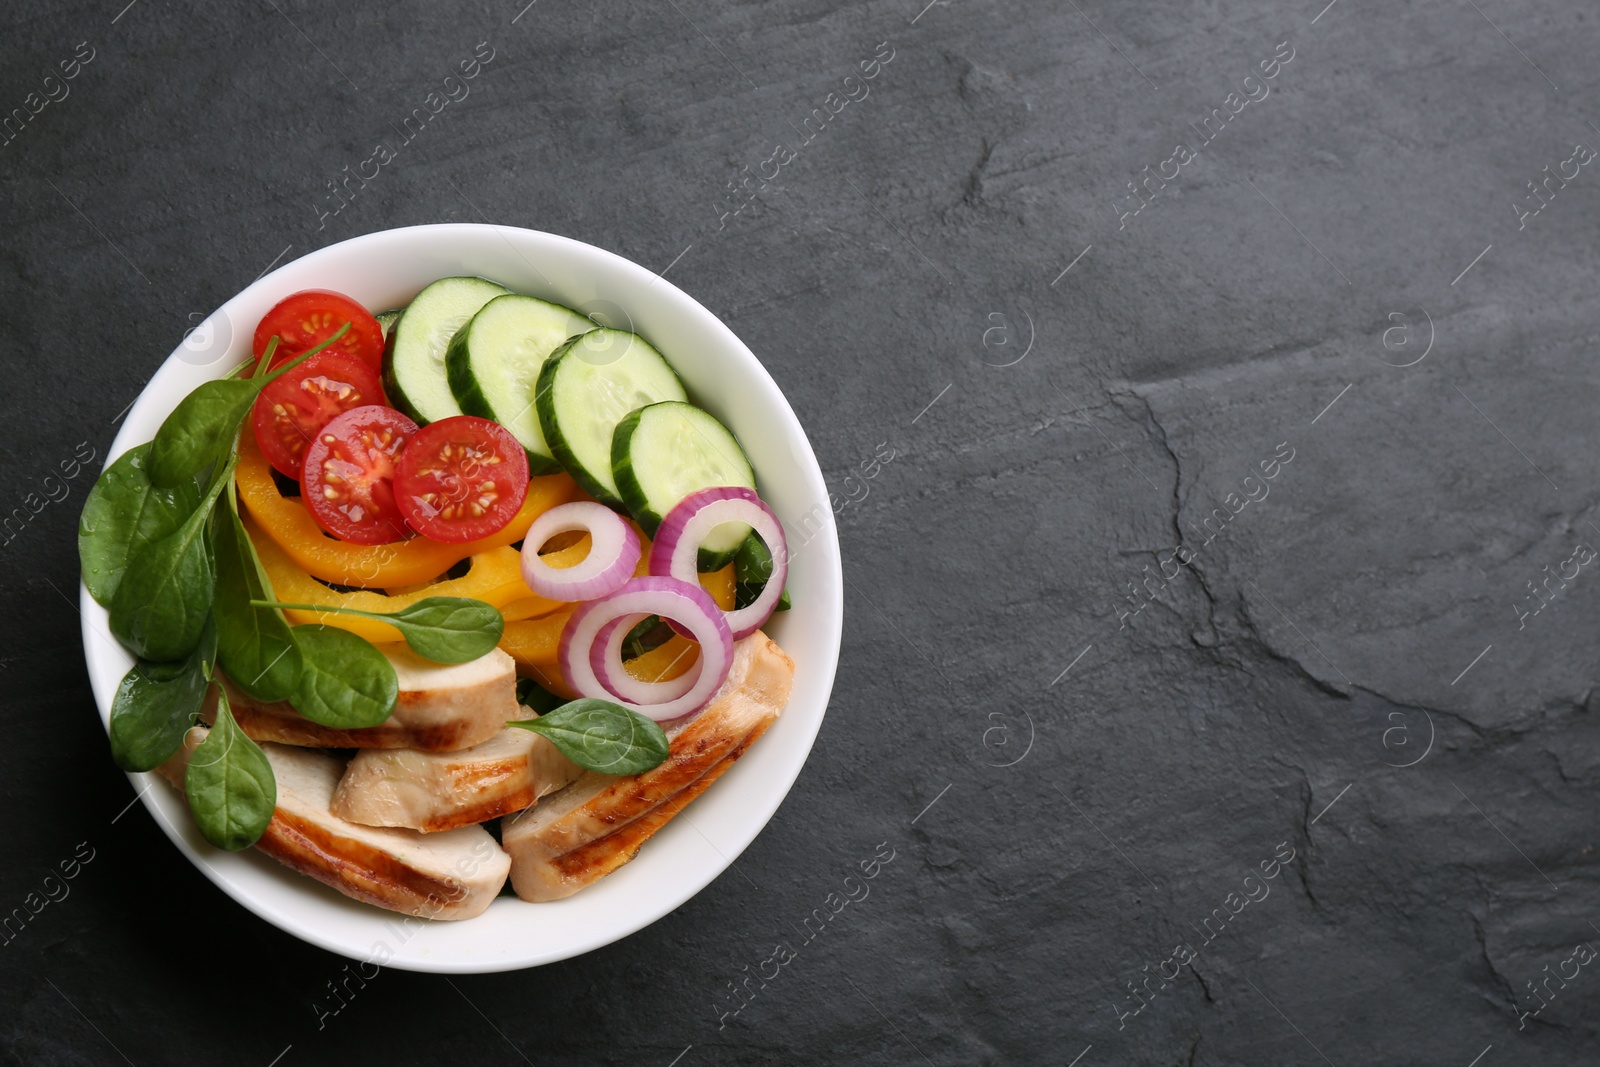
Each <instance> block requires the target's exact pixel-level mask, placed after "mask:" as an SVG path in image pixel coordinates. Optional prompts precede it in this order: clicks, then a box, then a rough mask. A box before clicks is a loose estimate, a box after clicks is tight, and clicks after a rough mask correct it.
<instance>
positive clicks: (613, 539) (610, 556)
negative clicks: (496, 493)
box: [522, 500, 643, 601]
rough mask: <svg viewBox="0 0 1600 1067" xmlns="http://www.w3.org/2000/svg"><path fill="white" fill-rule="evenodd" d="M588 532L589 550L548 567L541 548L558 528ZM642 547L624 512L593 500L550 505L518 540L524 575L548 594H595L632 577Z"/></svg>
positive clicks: (588, 597) (577, 597)
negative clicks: (569, 562) (572, 561)
mask: <svg viewBox="0 0 1600 1067" xmlns="http://www.w3.org/2000/svg"><path fill="white" fill-rule="evenodd" d="M579 530H581V531H583V532H584V533H587V534H588V535H589V538H590V545H589V554H588V555H587V556H585V557H583V559H581V560H579V561H578V562H577V563H576V564H574V565H573V566H571V567H552V566H550V564H548V563H546V562H545V561H544V560H543V559H542V558H541V557H540V555H539V549H540V548H542V547H544V544H545V542H547V541H549V540H550V538H552V537H554V536H555V535H556V534H562V533H572V532H576V531H579ZM642 551H643V548H642V546H641V545H640V544H639V535H638V534H637V533H635V532H634V530H633V527H632V526H629V525H628V524H627V523H626V522H625V521H623V518H622V516H620V515H618V514H617V513H616V512H614V511H612V510H611V509H610V508H608V507H606V506H605V505H604V504H596V503H593V502H591V501H586V500H578V501H574V502H572V503H570V504H562V505H560V506H559V507H553V508H551V509H550V510H549V511H547V512H545V513H544V514H543V515H540V516H539V517H538V518H537V519H534V520H533V525H532V526H530V527H528V533H527V536H526V537H525V538H523V541H522V580H523V581H524V582H527V583H528V588H529V589H532V590H533V591H534V592H535V593H538V594H539V595H540V596H542V597H549V598H550V599H551V600H565V601H577V600H595V599H597V598H599V597H603V596H607V595H609V594H611V593H614V592H616V591H617V589H619V588H620V587H621V586H622V583H623V582H626V581H627V580H628V579H629V578H631V577H633V572H634V570H635V569H636V568H637V567H638V566H639V554H640V553H641V552H642Z"/></svg>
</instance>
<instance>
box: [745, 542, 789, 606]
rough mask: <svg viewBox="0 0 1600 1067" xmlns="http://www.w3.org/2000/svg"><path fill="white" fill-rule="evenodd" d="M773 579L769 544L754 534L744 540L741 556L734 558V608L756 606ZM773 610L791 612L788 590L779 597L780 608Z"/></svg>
mask: <svg viewBox="0 0 1600 1067" xmlns="http://www.w3.org/2000/svg"><path fill="white" fill-rule="evenodd" d="M771 577H772V553H771V552H770V551H769V550H768V549H767V543H766V542H765V541H763V540H762V539H761V535H760V534H757V533H752V534H751V535H750V536H749V537H746V538H745V539H744V544H742V545H740V546H739V554H738V555H736V556H734V557H733V580H734V587H733V606H734V607H735V608H747V607H749V606H750V605H751V604H754V603H755V602H756V598H757V597H759V596H760V595H761V590H762V589H763V588H765V587H766V584H767V580H768V579H769V578H771ZM773 610H774V611H788V610H789V590H788V589H785V590H784V591H783V592H782V594H780V595H779V597H778V606H777V607H776V608H774V609H773Z"/></svg>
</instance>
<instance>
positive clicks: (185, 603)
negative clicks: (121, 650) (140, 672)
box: [111, 457, 236, 660]
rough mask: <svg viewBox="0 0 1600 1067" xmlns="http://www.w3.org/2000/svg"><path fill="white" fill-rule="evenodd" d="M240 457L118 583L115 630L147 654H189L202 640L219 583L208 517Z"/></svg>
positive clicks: (114, 598) (114, 601) (138, 653)
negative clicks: (208, 533) (216, 585)
mask: <svg viewBox="0 0 1600 1067" xmlns="http://www.w3.org/2000/svg"><path fill="white" fill-rule="evenodd" d="M235 458H236V457H235ZM234 462H235V459H230V460H229V461H228V464H227V466H225V467H224V468H223V469H222V470H220V471H218V472H217V475H216V477H215V478H213V479H212V483H211V488H210V489H209V490H208V491H207V492H206V495H205V498H204V499H203V500H201V501H200V505H199V506H198V507H196V508H195V510H194V511H193V512H191V513H190V515H189V517H188V518H187V519H185V520H184V521H183V525H182V526H179V527H178V528H177V530H175V531H173V532H172V533H170V534H168V535H167V536H166V537H163V538H162V539H161V540H159V541H152V542H151V543H150V544H148V545H145V546H144V547H143V548H142V549H140V550H139V552H138V553H137V554H136V555H135V556H134V557H133V559H132V560H130V561H129V563H128V569H127V572H126V573H125V574H123V576H122V581H121V582H119V583H118V584H117V591H116V593H115V594H113V595H112V597H111V632H112V633H113V634H115V635H116V637H117V639H118V640H119V641H121V642H122V643H123V644H124V645H126V646H127V648H128V650H129V651H130V652H132V653H133V654H134V655H135V656H138V657H140V658H141V659H152V660H177V659H183V658H185V657H186V656H188V655H189V653H190V652H193V651H194V648H195V646H196V645H198V644H199V643H200V630H201V628H202V627H203V626H204V625H205V621H206V618H207V616H209V615H210V614H211V596H212V591H213V589H214V587H215V582H216V575H215V573H214V572H213V569H212V562H213V561H212V554H211V546H210V544H209V543H208V539H207V537H206V525H207V523H206V520H207V519H208V518H210V516H211V508H212V506H213V505H214V504H216V502H217V496H218V494H220V493H221V492H222V489H223V487H224V486H226V485H229V484H231V483H232V481H233V465H234Z"/></svg>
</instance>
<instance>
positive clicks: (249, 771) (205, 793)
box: [183, 693, 278, 852]
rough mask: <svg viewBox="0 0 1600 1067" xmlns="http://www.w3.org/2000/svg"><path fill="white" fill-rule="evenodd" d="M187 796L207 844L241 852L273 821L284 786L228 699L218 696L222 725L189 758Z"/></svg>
mask: <svg viewBox="0 0 1600 1067" xmlns="http://www.w3.org/2000/svg"><path fill="white" fill-rule="evenodd" d="M183 792H184V795H185V796H187V797H188V798H189V810H190V811H191V812H193V813H194V821H195V823H196V825H198V826H199V827H200V832H201V833H202V834H203V835H205V839H206V840H207V841H210V842H211V843H212V844H213V845H216V846H217V847H218V848H225V849H227V850H228V851H230V852H237V851H238V850H239V849H242V848H249V847H250V846H251V845H253V844H255V843H256V841H257V840H258V839H259V838H260V837H261V835H262V833H263V832H264V831H265V830H266V828H267V823H269V822H271V821H272V811H273V808H275V807H276V806H277V803H278V783H277V780H276V779H275V778H274V777H273V775H272V764H271V763H269V762H267V754H266V753H265V752H262V751H261V747H260V746H259V745H257V744H256V743H255V742H254V741H252V740H250V738H249V737H247V736H246V735H245V732H244V731H243V730H241V729H239V724H238V723H236V722H234V721H233V713H232V712H231V711H230V710H229V709H228V697H227V694H226V693H218V695H217V721H216V723H215V724H214V725H213V726H212V727H211V733H210V734H208V735H207V737H206V739H205V740H204V741H203V742H201V743H200V747H199V748H197V749H195V750H194V755H192V756H190V757H189V769H188V771H187V772H185V774H184V779H183Z"/></svg>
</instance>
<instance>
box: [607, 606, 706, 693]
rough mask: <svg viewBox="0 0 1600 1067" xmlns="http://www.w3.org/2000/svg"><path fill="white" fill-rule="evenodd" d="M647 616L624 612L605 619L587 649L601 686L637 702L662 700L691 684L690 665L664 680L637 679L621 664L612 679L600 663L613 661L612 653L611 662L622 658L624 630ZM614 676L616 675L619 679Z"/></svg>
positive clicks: (689, 686) (693, 675)
mask: <svg viewBox="0 0 1600 1067" xmlns="http://www.w3.org/2000/svg"><path fill="white" fill-rule="evenodd" d="M649 617H650V616H648V615H624V616H623V617H622V618H620V619H617V620H615V621H613V622H608V623H606V624H605V625H604V626H602V627H600V632H599V633H597V634H595V636H594V645H593V647H591V648H590V650H589V665H590V666H591V667H593V668H594V672H595V676H596V677H597V678H599V679H600V684H601V685H603V686H605V688H606V689H607V691H609V692H610V693H611V695H612V696H614V697H617V698H618V699H621V700H630V701H635V702H637V703H659V702H661V701H663V700H676V699H677V698H678V697H681V696H682V695H683V694H685V693H687V692H688V691H689V690H690V689H692V688H694V683H695V672H694V670H693V669H691V670H687V671H684V672H683V673H682V674H680V675H678V676H677V677H676V678H670V679H668V680H667V681H665V682H654V681H651V682H641V681H639V679H638V677H637V676H635V675H634V673H633V672H632V671H630V670H628V669H627V668H626V667H624V668H623V670H622V673H621V674H620V675H617V676H616V679H613V678H612V677H611V675H610V673H609V672H607V671H606V670H605V669H604V664H606V663H609V662H613V657H614V661H615V662H617V663H622V662H623V659H622V643H623V642H624V641H626V640H627V639H628V632H629V631H630V630H632V629H633V628H634V627H635V626H637V625H639V623H641V622H643V621H644V620H645V619H648V618H649ZM675 629H676V627H675ZM663 673H665V672H663ZM617 679H620V681H618V680H617Z"/></svg>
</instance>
